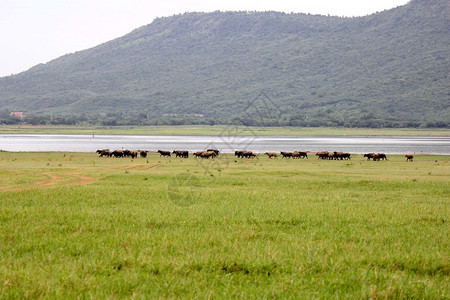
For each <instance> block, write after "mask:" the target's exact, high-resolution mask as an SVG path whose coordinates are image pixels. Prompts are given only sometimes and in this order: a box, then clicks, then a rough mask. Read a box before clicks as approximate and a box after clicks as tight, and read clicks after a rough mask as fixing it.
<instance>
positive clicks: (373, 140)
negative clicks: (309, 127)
mask: <svg viewBox="0 0 450 300" xmlns="http://www.w3.org/2000/svg"><path fill="white" fill-rule="evenodd" d="M206 148H217V149H219V150H220V151H221V152H234V151H235V150H242V149H247V150H252V151H255V152H267V151H274V152H279V151H296V150H297V151H313V152H315V151H325V150H326V151H344V152H351V153H367V152H384V153H389V154H402V153H418V154H419V153H425V154H443V155H450V137H372V136H369V137H368V136H176V135H175V136H174V135H170V136H164V135H95V136H92V135H62V134H1V135H0V149H1V150H6V151H64V152H65V151H67V152H94V151H96V150H97V149H112V150H114V149H145V150H153V151H156V150H159V149H161V150H174V149H184V150H189V151H198V150H204V149H206Z"/></svg>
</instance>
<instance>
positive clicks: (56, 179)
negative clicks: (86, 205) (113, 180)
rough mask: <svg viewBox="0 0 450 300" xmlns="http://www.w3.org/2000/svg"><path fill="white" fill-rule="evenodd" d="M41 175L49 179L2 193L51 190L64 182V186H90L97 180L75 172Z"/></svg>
mask: <svg viewBox="0 0 450 300" xmlns="http://www.w3.org/2000/svg"><path fill="white" fill-rule="evenodd" d="M41 174H42V175H45V176H47V177H49V178H48V179H43V180H39V181H36V182H33V183H31V184H30V185H29V186H24V187H20V188H15V189H5V190H2V191H3V192H17V191H24V190H34V189H42V188H50V187H56V186H60V185H59V183H61V182H63V181H64V182H65V183H64V185H82V184H88V183H91V182H93V181H95V180H97V179H96V178H93V177H89V176H85V175H80V174H77V173H75V172H74V171H72V172H63V173H50V172H44V173H41ZM60 175H64V176H60Z"/></svg>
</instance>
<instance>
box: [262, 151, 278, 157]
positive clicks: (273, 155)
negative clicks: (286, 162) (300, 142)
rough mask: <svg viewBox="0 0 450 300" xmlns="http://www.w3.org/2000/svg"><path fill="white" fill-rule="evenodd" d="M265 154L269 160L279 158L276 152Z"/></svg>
mask: <svg viewBox="0 0 450 300" xmlns="http://www.w3.org/2000/svg"><path fill="white" fill-rule="evenodd" d="M264 154H266V155H267V156H268V157H269V158H277V157H278V154H277V153H275V152H266V153H264Z"/></svg>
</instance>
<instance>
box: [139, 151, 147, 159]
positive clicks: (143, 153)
mask: <svg viewBox="0 0 450 300" xmlns="http://www.w3.org/2000/svg"><path fill="white" fill-rule="evenodd" d="M147 153H148V151H145V150H141V151H139V154H140V155H141V157H142V158H146V157H147Z"/></svg>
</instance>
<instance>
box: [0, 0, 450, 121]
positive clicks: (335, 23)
mask: <svg viewBox="0 0 450 300" xmlns="http://www.w3.org/2000/svg"><path fill="white" fill-rule="evenodd" d="M449 8H450V2H449V1H447V0H412V1H410V2H409V3H408V4H406V5H404V6H400V7H397V8H394V9H390V10H385V11H383V12H379V13H375V14H372V15H368V16H364V17H357V18H341V17H333V16H321V15H310V14H285V13H278V12H213V13H185V14H181V15H176V16H172V17H165V18H158V19H155V20H154V21H153V22H152V23H151V24H149V25H146V26H143V27H140V28H138V29H136V30H134V31H132V32H131V33H129V34H127V35H125V36H123V37H120V38H117V39H115V40H112V41H110V42H107V43H104V44H101V45H99V46H97V47H94V48H91V49H87V50H84V51H80V52H76V53H73V54H67V55H65V56H62V57H59V58H57V59H55V60H52V61H50V62H48V63H46V64H40V65H37V66H35V67H33V68H31V69H30V70H28V71H26V72H23V73H20V74H17V75H13V76H8V77H3V78H0V107H1V108H3V109H9V110H19V111H24V112H26V113H28V114H30V113H35V114H85V115H94V114H97V115H100V116H105V115H106V116H115V115H118V114H119V115H126V114H137V113H139V114H140V115H144V116H145V118H148V119H152V118H166V117H167V118H170V117H173V116H186V115H190V116H192V115H195V116H199V117H200V116H201V115H203V116H204V118H208V119H212V120H219V121H220V120H221V121H225V122H226V121H227V120H232V119H233V118H241V117H244V118H246V120H248V122H250V123H255V122H256V123H259V124H266V125H274V124H282V125H306V126H318V125H322V126H323V125H325V126H327V125H328V126H336V125H338V126H418V125H423V126H435V125H437V126H441V127H445V126H447V127H448V125H449V120H450V114H449V103H450V101H449V92H450V90H449V82H450V81H449V70H450V63H449V61H450V55H449V45H450V43H449V37H450V34H449V28H450V18H449V12H450V9H449ZM258 103H259V104H258ZM267 104H269V106H267ZM255 105H256V106H257V105H259V106H265V107H266V111H265V112H264V113H261V111H260V110H258V109H254V108H255ZM265 114H267V116H265Z"/></svg>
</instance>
